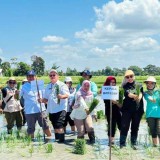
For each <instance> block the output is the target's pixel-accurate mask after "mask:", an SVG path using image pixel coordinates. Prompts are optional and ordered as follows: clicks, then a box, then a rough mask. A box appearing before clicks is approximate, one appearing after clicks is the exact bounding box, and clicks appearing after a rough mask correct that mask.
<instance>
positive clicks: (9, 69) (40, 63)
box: [0, 56, 160, 76]
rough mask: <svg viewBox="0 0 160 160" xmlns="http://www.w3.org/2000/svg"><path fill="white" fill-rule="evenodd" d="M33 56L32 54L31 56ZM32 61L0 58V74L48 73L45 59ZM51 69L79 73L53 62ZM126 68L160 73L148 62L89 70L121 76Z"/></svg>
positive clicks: (40, 74) (64, 74)
mask: <svg viewBox="0 0 160 160" xmlns="http://www.w3.org/2000/svg"><path fill="white" fill-rule="evenodd" d="M32 57H33V56H32ZM32 61H33V63H32V64H31V65H29V64H27V63H25V62H17V58H12V59H11V62H2V60H1V59H0V68H1V69H2V74H3V75H4V76H25V75H26V72H27V71H28V70H31V69H33V70H34V71H35V72H36V73H37V75H39V76H43V75H48V71H47V70H45V61H44V60H43V58H42V57H38V56H34V57H33V60H32ZM51 69H57V70H58V71H59V74H60V75H63V76H79V75H80V73H79V71H77V69H76V68H74V69H72V68H69V67H67V68H66V71H65V72H64V71H62V70H60V66H58V65H57V64H56V63H54V64H53V65H52V67H51ZM127 69H131V70H133V71H134V73H135V75H137V76H145V75H153V76H155V75H160V67H157V66H156V65H152V64H149V65H147V66H146V67H144V68H140V67H139V66H136V65H135V66H129V67H128V68H122V69H120V68H111V67H110V66H106V67H105V68H104V69H102V70H97V71H91V72H92V74H93V75H95V76H109V75H113V76H123V75H124V73H125V71H126V70H127Z"/></svg>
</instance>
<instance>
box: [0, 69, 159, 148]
mask: <svg viewBox="0 0 160 160" xmlns="http://www.w3.org/2000/svg"><path fill="white" fill-rule="evenodd" d="M80 74H81V76H82V77H83V80H82V82H80V83H79V84H78V85H77V87H76V88H73V87H72V78H71V77H65V79H64V82H62V81H60V80H59V75H58V72H57V70H54V69H51V70H50V71H49V78H50V83H49V84H48V85H47V86H46V87H45V89H40V90H38V91H37V92H36V91H34V90H33V89H32V84H31V83H32V81H35V80H36V73H35V72H34V71H33V70H31V71H28V72H27V74H26V80H25V81H23V85H22V87H21V89H20V91H18V90H17V89H16V82H17V81H16V80H15V78H13V77H10V78H9V80H8V82H7V87H5V88H3V89H2V95H3V101H4V103H5V108H3V109H2V108H0V112H2V111H3V112H4V114H5V118H6V121H7V131H8V134H10V133H12V128H13V126H14V121H16V126H17V129H18V130H21V127H22V126H23V125H24V124H25V122H27V133H28V135H29V136H31V137H32V138H34V132H35V127H36V122H38V123H39V125H40V126H41V127H42V129H43V132H44V133H45V134H46V135H47V136H51V130H50V127H49V125H48V115H49V120H50V121H51V124H52V126H53V128H54V134H55V140H57V141H58V142H60V143H63V142H64V141H65V132H66V126H67V124H68V122H69V124H70V126H71V130H72V131H73V132H75V131H76V130H77V138H84V136H85V134H86V133H88V137H89V140H90V143H91V144H93V143H95V132H94V127H93V117H95V116H96V112H95V111H93V112H91V113H90V112H89V106H90V105H91V103H92V102H93V100H94V98H96V96H97V93H98V89H97V85H96V84H95V83H94V82H92V81H91V78H92V74H91V72H90V71H89V70H84V71H83V72H81V73H80ZM144 83H145V84H146V91H145V92H144V91H143V87H142V85H141V84H139V83H138V82H137V81H136V80H135V74H134V72H133V71H132V70H127V71H126V72H125V75H124V79H123V82H122V88H123V90H124V95H123V96H124V98H123V103H120V102H119V101H118V100H117V101H116V100H105V99H104V104H105V115H106V119H107V122H108V138H109V145H113V144H114V137H115V132H116V128H117V127H118V129H119V131H120V148H123V147H125V146H126V138H127V135H128V131H129V128H130V129H131V137H130V141H131V147H132V148H133V149H136V144H137V137H138V130H139V125H140V121H141V119H142V116H143V113H144V105H143V98H144V99H145V100H146V102H147V106H146V119H147V123H148V127H149V130H150V134H151V136H152V140H153V146H157V145H158V141H159V143H160V90H158V89H157V88H156V79H155V77H152V76H150V77H148V78H147V80H145V81H144ZM103 86H116V78H115V77H114V76H108V77H107V78H106V81H105V82H104V84H103ZM17 95H20V101H19V98H17V97H18V96H17ZM111 104H112V105H111ZM110 109H112V112H111V110H110ZM22 113H23V114H24V116H22ZM111 113H112V119H111V121H112V123H110V116H111ZM110 125H111V126H110Z"/></svg>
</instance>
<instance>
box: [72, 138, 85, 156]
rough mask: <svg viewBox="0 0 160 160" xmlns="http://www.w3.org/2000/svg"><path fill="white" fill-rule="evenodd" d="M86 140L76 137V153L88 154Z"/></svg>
mask: <svg viewBox="0 0 160 160" xmlns="http://www.w3.org/2000/svg"><path fill="white" fill-rule="evenodd" d="M86 152H87V150H86V140H85V139H76V140H75V144H74V153H75V154H81V155H84V154H86Z"/></svg>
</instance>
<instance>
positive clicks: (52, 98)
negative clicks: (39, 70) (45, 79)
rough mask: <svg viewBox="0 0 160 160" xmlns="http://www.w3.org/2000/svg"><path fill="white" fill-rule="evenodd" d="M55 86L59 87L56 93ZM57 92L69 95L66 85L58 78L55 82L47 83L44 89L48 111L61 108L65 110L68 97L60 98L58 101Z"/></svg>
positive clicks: (54, 111)
mask: <svg viewBox="0 0 160 160" xmlns="http://www.w3.org/2000/svg"><path fill="white" fill-rule="evenodd" d="M57 87H58V88H59V89H58V90H59V93H57ZM57 94H62V95H65V94H67V95H70V93H69V89H68V87H67V85H66V84H65V83H63V82H61V81H59V80H58V81H57V82H56V83H55V84H53V83H49V84H48V85H47V87H46V89H45V94H44V98H45V99H47V100H48V103H47V112H48V113H57V112H60V111H63V110H65V111H67V105H68V98H65V99H60V102H59V100H58V98H57Z"/></svg>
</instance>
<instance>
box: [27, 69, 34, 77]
mask: <svg viewBox="0 0 160 160" xmlns="http://www.w3.org/2000/svg"><path fill="white" fill-rule="evenodd" d="M35 75H36V72H35V71H34V70H30V71H28V72H27V76H35Z"/></svg>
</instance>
